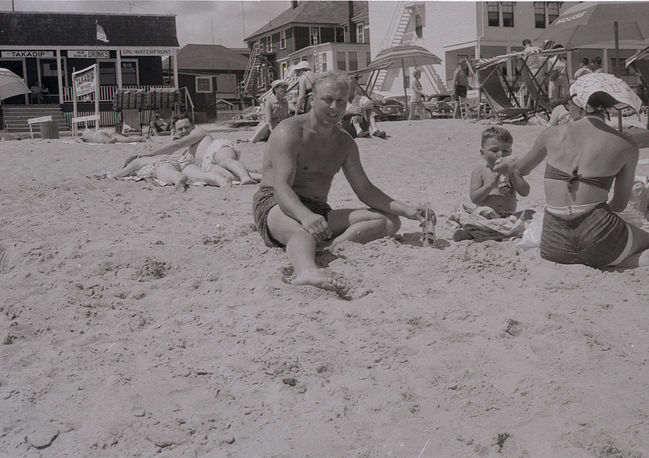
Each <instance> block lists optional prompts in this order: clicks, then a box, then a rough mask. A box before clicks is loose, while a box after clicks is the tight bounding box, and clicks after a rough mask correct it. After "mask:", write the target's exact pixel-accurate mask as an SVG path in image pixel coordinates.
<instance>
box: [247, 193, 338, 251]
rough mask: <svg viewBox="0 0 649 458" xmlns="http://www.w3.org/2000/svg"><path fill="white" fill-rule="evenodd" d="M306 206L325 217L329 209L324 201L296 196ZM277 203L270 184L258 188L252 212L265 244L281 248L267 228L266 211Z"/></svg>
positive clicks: (253, 200) (253, 199)
mask: <svg viewBox="0 0 649 458" xmlns="http://www.w3.org/2000/svg"><path fill="white" fill-rule="evenodd" d="M298 197H299V198H300V201H301V202H302V203H303V204H304V206H305V207H306V208H308V209H309V210H311V211H312V212H313V213H315V214H318V215H321V216H324V217H325V218H326V217H327V215H328V214H329V212H330V211H331V207H330V206H329V204H327V203H326V202H321V201H319V200H315V199H310V198H308V197H302V196H298ZM275 205H278V202H277V199H276V198H275V190H274V189H273V188H272V187H270V186H264V187H261V188H259V191H257V192H256V193H255V195H254V196H253V198H252V212H253V215H254V217H255V226H257V231H259V235H261V238H262V239H263V240H264V243H265V244H266V246H269V247H279V248H283V247H284V245H282V244H281V243H279V242H278V241H277V240H275V239H274V238H273V237H272V236H271V235H270V231H269V230H268V213H269V212H270V210H271V208H273V207H274V206H275Z"/></svg>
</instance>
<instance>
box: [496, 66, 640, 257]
mask: <svg viewBox="0 0 649 458" xmlns="http://www.w3.org/2000/svg"><path fill="white" fill-rule="evenodd" d="M570 96H571V98H570V102H569V106H568V110H569V111H570V115H571V116H572V118H573V119H574V120H575V121H574V122H573V123H570V124H565V125H560V126H556V127H549V128H547V129H545V130H544V131H543V132H541V134H540V135H539V136H538V138H537V139H536V141H535V142H534V145H533V146H532V149H531V150H530V151H529V152H528V153H527V154H526V155H525V156H523V157H522V158H520V159H515V158H507V159H505V160H504V161H503V162H502V163H500V164H497V165H496V166H495V167H494V170H495V171H496V172H499V173H505V172H508V171H514V172H515V173H517V174H520V175H528V174H529V173H530V172H531V171H532V170H533V169H534V168H535V167H536V166H537V165H539V164H540V163H541V162H543V161H544V160H545V161H546V167H545V199H546V203H547V205H546V207H545V214H544V217H543V230H542V233H541V257H542V258H543V259H546V260H548V261H553V262H558V263H561V264H584V265H587V266H591V267H597V268H602V267H614V266H615V267H637V266H638V265H641V266H646V265H649V254H648V253H649V251H645V250H647V249H648V248H649V233H648V232H646V231H643V230H642V229H640V228H639V227H637V226H635V225H633V224H629V223H627V222H625V221H624V220H623V219H622V218H620V216H618V215H617V213H616V212H622V211H623V210H624V209H625V208H626V206H627V204H628V203H629V199H630V196H631V192H632V187H633V184H634V176H635V170H636V166H637V164H638V155H639V148H638V145H637V143H636V142H635V141H634V140H633V139H632V138H631V137H628V136H626V135H624V134H623V133H621V132H618V131H617V130H615V129H614V128H612V127H610V126H608V125H607V124H606V120H605V118H606V112H607V110H608V109H610V108H612V107H616V108H622V107H623V106H628V107H631V108H632V109H633V110H635V111H638V110H639V109H640V107H641V105H642V101H641V100H640V98H639V97H638V96H637V95H636V94H635V93H634V92H633V91H632V90H631V88H630V87H629V86H628V85H627V84H626V83H625V82H624V81H622V80H621V79H619V78H617V77H615V76H613V75H610V74H607V73H588V74H586V75H583V76H582V77H581V78H579V79H578V80H577V81H575V82H574V83H572V85H571V86H570ZM611 189H612V190H613V193H612V196H611V198H610V199H609V192H610V191H611Z"/></svg>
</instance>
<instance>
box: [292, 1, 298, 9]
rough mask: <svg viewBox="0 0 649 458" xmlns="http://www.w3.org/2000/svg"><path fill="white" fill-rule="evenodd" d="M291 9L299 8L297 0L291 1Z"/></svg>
mask: <svg viewBox="0 0 649 458" xmlns="http://www.w3.org/2000/svg"><path fill="white" fill-rule="evenodd" d="M291 8H293V9H295V8H297V0H292V1H291Z"/></svg>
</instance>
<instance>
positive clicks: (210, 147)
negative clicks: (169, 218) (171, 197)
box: [113, 114, 257, 189]
mask: <svg viewBox="0 0 649 458" xmlns="http://www.w3.org/2000/svg"><path fill="white" fill-rule="evenodd" d="M174 130H175V132H176V134H177V135H178V137H179V138H178V139H177V140H174V141H172V142H171V143H169V144H167V145H164V146H162V147H160V148H157V149H155V150H154V151H152V152H150V153H148V154H142V155H136V156H131V157H130V158H129V159H128V160H127V161H126V164H125V167H124V168H123V169H122V170H120V171H119V172H117V173H116V174H115V175H113V176H114V177H115V178H120V177H124V176H128V175H132V174H133V173H136V174H138V176H143V177H144V178H155V179H156V181H158V182H159V183H165V184H169V183H174V184H175V185H176V187H177V188H178V189H181V188H183V189H184V187H185V185H186V184H188V183H192V184H197V183H206V184H209V185H212V186H231V185H232V181H233V180H234V179H235V178H236V179H238V180H239V181H240V183H241V184H251V183H257V180H255V179H254V178H253V177H251V176H250V172H249V171H248V170H247V169H246V167H245V165H243V163H242V162H241V161H240V157H241V151H240V150H239V148H238V146H236V145H235V144H234V143H232V142H229V141H227V140H222V139H218V138H215V137H213V136H212V135H211V134H209V133H208V132H207V131H206V130H204V129H202V128H196V127H195V126H194V124H193V123H192V121H191V119H189V117H188V116H187V115H185V114H182V115H179V116H177V117H176V118H175V119H174ZM181 148H184V149H183V151H182V153H181V154H180V155H177V156H169V154H171V153H173V152H175V151H177V150H179V149H181ZM156 156H166V157H162V158H157V159H154V160H153V161H151V159H152V158H155V157H156ZM142 169H144V170H142Z"/></svg>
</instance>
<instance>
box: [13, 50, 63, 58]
mask: <svg viewBox="0 0 649 458" xmlns="http://www.w3.org/2000/svg"><path fill="white" fill-rule="evenodd" d="M2 57H54V51H2Z"/></svg>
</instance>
